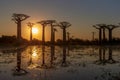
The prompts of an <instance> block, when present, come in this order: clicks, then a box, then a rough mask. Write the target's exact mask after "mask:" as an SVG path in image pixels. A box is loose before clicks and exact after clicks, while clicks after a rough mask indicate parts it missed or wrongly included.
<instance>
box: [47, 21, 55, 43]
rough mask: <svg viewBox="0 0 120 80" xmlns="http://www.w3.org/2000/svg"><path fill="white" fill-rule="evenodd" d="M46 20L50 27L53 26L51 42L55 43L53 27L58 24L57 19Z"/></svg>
mask: <svg viewBox="0 0 120 80" xmlns="http://www.w3.org/2000/svg"><path fill="white" fill-rule="evenodd" d="M46 22H47V24H49V25H50V27H51V44H53V43H54V37H53V36H54V33H53V27H54V26H56V25H55V24H56V21H55V20H46Z"/></svg>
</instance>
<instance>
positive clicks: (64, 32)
mask: <svg viewBox="0 0 120 80" xmlns="http://www.w3.org/2000/svg"><path fill="white" fill-rule="evenodd" d="M65 42H66V28H63V43H64V44H65Z"/></svg>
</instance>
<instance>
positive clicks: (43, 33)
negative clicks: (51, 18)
mask: <svg viewBox="0 0 120 80" xmlns="http://www.w3.org/2000/svg"><path fill="white" fill-rule="evenodd" d="M37 23H40V24H41V25H42V44H43V45H44V44H45V26H46V25H47V24H48V23H47V21H45V20H43V21H40V22H37Z"/></svg>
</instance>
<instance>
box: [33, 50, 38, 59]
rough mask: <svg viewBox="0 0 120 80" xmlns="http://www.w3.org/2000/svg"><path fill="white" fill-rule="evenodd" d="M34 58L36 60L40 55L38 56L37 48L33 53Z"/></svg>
mask: <svg viewBox="0 0 120 80" xmlns="http://www.w3.org/2000/svg"><path fill="white" fill-rule="evenodd" d="M32 58H35V59H37V58H38V54H37V50H36V48H34V49H33V51H32Z"/></svg>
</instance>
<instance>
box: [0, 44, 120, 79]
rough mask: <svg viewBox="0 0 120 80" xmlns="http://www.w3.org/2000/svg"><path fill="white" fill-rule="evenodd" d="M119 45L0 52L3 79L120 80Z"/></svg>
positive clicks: (32, 47) (0, 77)
mask: <svg viewBox="0 0 120 80" xmlns="http://www.w3.org/2000/svg"><path fill="white" fill-rule="evenodd" d="M119 61H120V46H112V47H110V46H101V47H100V46H61V47H59V46H28V47H26V48H24V49H17V48H15V49H12V50H10V49H9V50H8V49H7V50H5V49H4V50H2V49H0V80H120V77H119V76H120V62H119Z"/></svg>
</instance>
